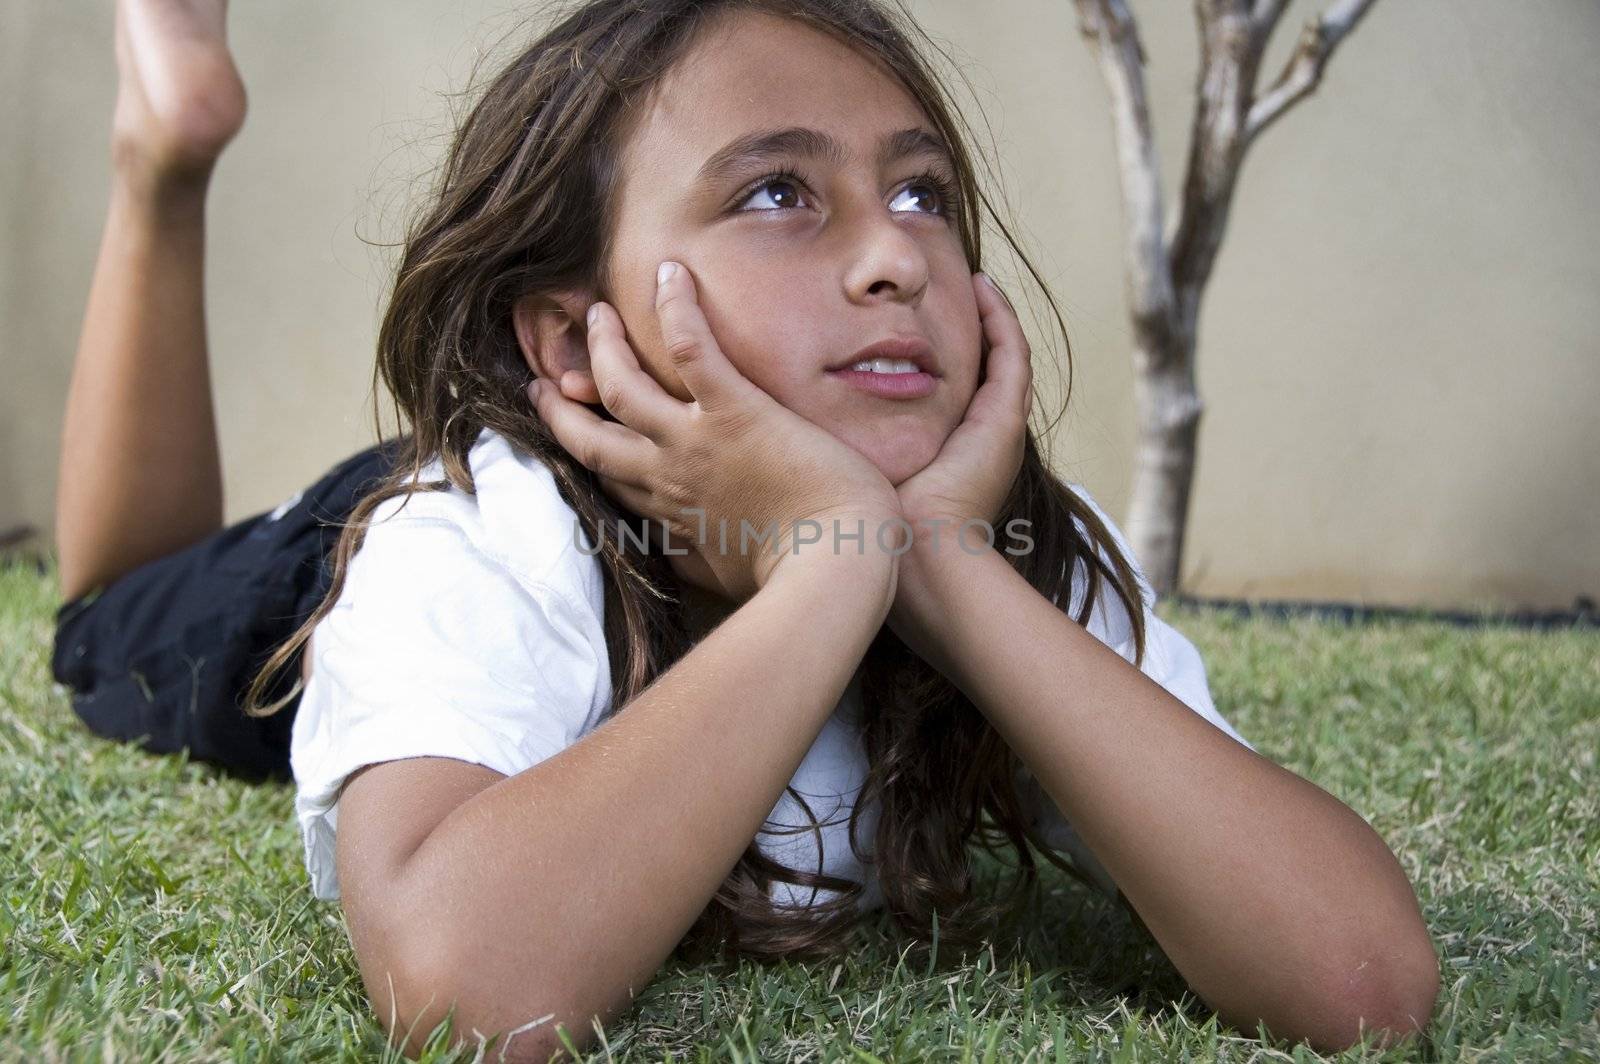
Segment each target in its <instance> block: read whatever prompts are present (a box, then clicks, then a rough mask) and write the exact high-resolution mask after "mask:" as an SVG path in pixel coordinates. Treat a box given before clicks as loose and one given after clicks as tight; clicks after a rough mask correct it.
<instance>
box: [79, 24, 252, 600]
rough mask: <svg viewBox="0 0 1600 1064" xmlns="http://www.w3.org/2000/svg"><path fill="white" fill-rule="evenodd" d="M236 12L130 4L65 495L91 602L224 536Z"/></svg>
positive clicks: (237, 115)
mask: <svg viewBox="0 0 1600 1064" xmlns="http://www.w3.org/2000/svg"><path fill="white" fill-rule="evenodd" d="M226 13H227V0H118V2H117V9H116V19H117V34H116V39H117V68H118V72H119V81H118V90H117V106H116V113H115V118H114V121H113V132H112V143H111V154H112V161H113V167H112V174H113V176H112V185H111V202H110V208H109V211H108V213H107V216H106V226H105V232H104V235H103V236H102V239H101V245H100V255H99V259H98V261H97V262H96V265H95V273H94V280H93V282H92V284H91V287H90V291H89V301H88V307H87V310H86V311H85V314H84V321H83V331H82V334H81V336H80V338H79V342H78V353H77V360H76V363H75V364H74V366H73V372H72V383H71V385H70V388H69V391H68V395H67V408H66V419H65V424H64V427H63V431H62V441H61V468H60V474H59V481H58V485H57V493H56V551H57V556H58V560H59V566H60V577H61V592H62V595H63V597H64V598H68V599H70V598H75V597H77V596H78V595H81V594H84V593H86V592H88V591H90V590H92V589H93V588H94V587H96V586H99V585H101V584H105V583H109V582H110V581H112V580H114V579H116V578H117V577H118V576H120V575H122V574H123V573H125V572H127V571H128V570H130V569H132V568H134V567H136V566H138V565H140V564H143V563H144V562H147V561H151V560H153V559H155V558H159V557H161V556H162V555H165V554H169V553H171V552H173V551H176V550H179V549H181V548H183V547H186V546H188V545H189V544H191V543H194V542H196V541H197V540H200V539H202V538H204V537H205V536H206V535H209V534H210V533H212V532H214V531H216V530H217V529H218V528H220V527H221V525H222V513H223V511H222V473H221V463H220V460H219V458H218V453H217V433H216V422H215V416H214V414H213V412H212V400H211V380H210V371H209V367H208V365H207V361H208V360H207V355H206V334H205V313H204V288H203V281H204V269H203V267H204V236H205V230H204V221H205V195H206V188H207V186H208V184H209V182H210V177H211V172H212V168H213V166H214V165H215V163H216V160H217V156H218V155H219V154H220V153H221V151H222V149H223V147H224V146H225V145H226V144H227V143H228V141H229V140H230V139H232V137H233V135H234V134H235V133H236V132H237V131H238V129H239V126H240V125H241V123H242V122H243V121H244V113H245V93H244V85H243V83H242V82H241V81H240V79H239V75H238V72H237V70H236V69H235V68H234V65H233V61H232V58H231V57H230V56H229V53H228V49H227V44H226V40H225V36H224V25H225V18H226Z"/></svg>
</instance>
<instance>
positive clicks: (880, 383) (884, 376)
mask: <svg viewBox="0 0 1600 1064" xmlns="http://www.w3.org/2000/svg"><path fill="white" fill-rule="evenodd" d="M828 376H830V377H838V378H839V379H840V380H842V381H845V382H846V383H849V384H852V385H854V386H855V387H857V388H860V389H861V390H862V391H864V392H867V393H869V394H871V395H876V396H877V397H878V398H880V399H921V398H922V397H923V396H925V395H930V394H932V392H933V388H934V385H935V384H937V383H938V381H939V378H937V377H935V376H934V375H933V374H931V373H923V372H921V371H918V372H916V373H868V372H867V371H866V370H860V369H830V370H829V371H828Z"/></svg>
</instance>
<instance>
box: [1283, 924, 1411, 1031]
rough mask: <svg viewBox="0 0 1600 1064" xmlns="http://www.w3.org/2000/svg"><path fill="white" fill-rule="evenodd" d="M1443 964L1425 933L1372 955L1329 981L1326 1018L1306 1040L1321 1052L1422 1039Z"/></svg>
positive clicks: (1325, 1000)
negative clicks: (1391, 948)
mask: <svg viewBox="0 0 1600 1064" xmlns="http://www.w3.org/2000/svg"><path fill="white" fill-rule="evenodd" d="M1439 986H1440V981H1439V960H1438V957H1437V956H1436V955H1435V954H1434V952H1433V945H1432V943H1431V942H1430V941H1429V940H1428V937H1427V935H1426V934H1425V933H1424V934H1423V935H1421V936H1420V942H1417V941H1413V942H1412V944H1410V945H1408V946H1406V947H1405V948H1397V949H1394V950H1392V951H1391V952H1388V953H1387V954H1379V953H1374V954H1371V955H1369V956H1367V957H1365V958H1363V959H1362V960H1360V961H1357V962H1354V963H1352V964H1350V965H1348V966H1346V967H1345V968H1344V970H1343V971H1342V972H1341V973H1339V975H1338V976H1337V977H1336V978H1334V979H1332V980H1330V981H1329V985H1328V986H1327V988H1326V993H1325V994H1324V995H1323V1013H1324V1014H1323V1015H1322V1016H1320V1017H1319V1018H1318V1022H1317V1023H1316V1024H1315V1028H1316V1034H1315V1036H1313V1037H1311V1038H1309V1039H1308V1041H1311V1042H1312V1044H1313V1046H1314V1048H1316V1049H1318V1050H1319V1051H1321V1052H1339V1051H1342V1050H1345V1049H1349V1048H1351V1047H1352V1046H1355V1045H1357V1044H1359V1043H1360V1042H1361V1041H1362V1040H1363V1039H1370V1040H1371V1043H1372V1045H1373V1046H1374V1047H1377V1048H1383V1047H1391V1046H1395V1045H1399V1044H1401V1043H1405V1042H1408V1041H1410V1040H1412V1039H1415V1038H1418V1037H1419V1036H1421V1035H1422V1034H1423V1033H1424V1032H1425V1031H1426V1030H1427V1028H1428V1023H1429V1021H1430V1020H1431V1019H1432V1017H1433V1010H1434V1006H1435V1004H1436V1003H1437V1001H1438V998H1439Z"/></svg>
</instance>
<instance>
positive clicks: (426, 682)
mask: <svg viewBox="0 0 1600 1064" xmlns="http://www.w3.org/2000/svg"><path fill="white" fill-rule="evenodd" d="M469 464H470V466H471V469H472V473H473V477H474V481H475V485H476V489H477V491H476V494H475V495H468V494H466V493H465V492H462V491H459V490H458V489H455V488H451V489H450V490H448V491H442V492H422V493H418V494H416V495H413V496H410V497H402V498H396V499H391V500H387V501H386V502H384V503H383V504H381V505H380V506H379V507H378V508H377V510H376V511H375V513H374V520H373V523H372V526H371V527H370V528H369V530H368V531H367V534H366V538H365V540H364V541H363V543H362V545H361V548H360V549H359V550H358V551H357V552H356V553H355V554H354V555H353V556H352V558H351V562H350V565H349V569H348V571H347V574H346V580H345V584H344V587H343V589H342V591H341V593H340V596H339V599H338V602H337V603H336V604H335V605H334V607H333V608H332V609H331V610H330V611H329V612H328V613H327V614H326V615H325V616H324V618H323V619H322V621H321V622H320V623H319V624H318V625H317V628H316V632H315V640H314V643H313V645H312V673H311V678H310V680H309V682H308V684H307V686H306V689H305V692H304V694H303V695H302V697H301V700H300V704H299V707H298V709H297V711H296V715H295V720H294V729H293V739H292V743H291V750H290V761H291V764H292V767H293V771H294V778H295V784H296V797H295V811H296V816H297V818H298V820H299V822H300V830H301V833H302V836H303V840H304V843H305V858H306V869H307V871H308V872H309V873H310V876H311V887H312V892H313V893H314V894H315V896H316V897H318V898H324V899H334V898H337V897H338V896H339V882H338V877H337V874H336V872H335V868H334V833H335V831H336V830H337V828H338V815H339V805H338V798H339V791H340V788H341V787H342V786H343V784H344V782H345V780H346V779H347V778H348V777H349V776H350V775H351V774H352V773H354V772H355V771H356V770H357V769H359V768H361V767H362V766H364V765H369V764H373V763H376V762H382V761H390V760H394V759H397V758H406V757H422V756H435V757H453V758H458V759H460V760H463V761H469V762H473V763H475V764H479V765H485V766H487V767H489V768H491V769H494V770H495V771H497V772H500V773H503V774H504V775H507V776H511V775H515V774H516V773H518V772H521V771H523V770H524V769H527V768H529V767H531V766H533V765H535V764H538V763H539V762H540V761H542V760H544V759H545V758H547V757H550V756H551V755H553V754H555V753H558V752H559V751H561V750H563V749H565V748H566V747H567V746H569V745H571V744H573V743H575V742H577V741H578V740H579V739H581V738H582V737H583V736H584V735H586V734H588V733H589V732H590V731H592V730H593V729H594V728H596V727H597V726H599V725H600V723H601V722H602V719H603V718H604V717H605V714H606V711H607V709H608V708H609V707H610V705H611V698H612V689H611V677H610V667H609V663H608V658H607V654H606V644H605V631H604V627H603V623H602V618H603V616H604V601H605V600H604V594H603V590H602V587H603V584H602V576H601V567H600V562H599V559H598V558H595V557H592V556H590V555H588V554H585V553H584V552H583V551H582V550H581V549H580V547H581V546H582V545H583V544H584V543H585V542H586V540H585V539H584V538H582V537H581V535H579V536H575V533H574V529H575V527H576V519H577V515H576V513H575V512H574V511H573V510H572V508H571V507H570V506H569V505H568V504H567V502H566V500H564V499H563V498H562V497H561V495H560V493H559V492H558V490H557V488H556V483H555V479H554V477H553V476H552V475H551V474H550V471H549V469H548V468H547V467H546V466H545V465H544V464H543V463H542V462H540V461H538V460H537V459H536V458H533V457H531V456H528V455H525V454H522V453H520V452H518V451H517V450H516V449H515V448H513V447H512V446H511V444H510V443H509V442H508V441H507V440H506V439H505V438H504V437H502V436H500V435H499V434H497V433H494V432H491V431H490V430H487V429H485V430H484V431H483V433H482V434H480V436H479V438H478V440H477V441H476V443H475V444H474V446H473V448H472V451H471V453H470V455H469ZM440 477H442V473H441V472H440V469H439V466H438V465H437V463H435V465H434V467H433V468H432V469H431V470H425V471H424V479H437V478H440ZM1069 486H1070V487H1072V489H1073V490H1074V491H1076V492H1077V493H1078V494H1079V496H1080V497H1081V498H1083V499H1085V500H1086V501H1087V502H1089V503H1090V505H1092V506H1095V504H1094V502H1093V500H1092V499H1090V498H1089V495H1088V493H1087V492H1086V491H1085V490H1084V489H1083V488H1082V487H1081V486H1079V485H1077V484H1071V485H1069ZM1095 510H1096V512H1097V513H1099V514H1100V517H1101V519H1102V520H1104V521H1105V522H1106V524H1107V526H1108V528H1110V529H1111V531H1112V535H1113V537H1115V538H1116V540H1117V543H1118V546H1119V547H1121V548H1122V549H1123V550H1124V551H1125V552H1126V551H1127V544H1126V542H1125V541H1124V540H1123V539H1122V537H1121V533H1120V531H1119V530H1117V529H1116V526H1115V525H1113V524H1112V522H1111V520H1110V518H1108V517H1106V515H1105V514H1104V512H1103V511H1100V509H1099V507H1098V506H1095ZM1127 556H1128V557H1129V559H1130V561H1131V560H1132V555H1131V552H1129V553H1128V554H1127ZM1077 564H1078V567H1079V572H1078V573H1077V574H1075V577H1074V580H1073V595H1074V598H1073V602H1072V604H1071V611H1072V613H1073V614H1074V615H1076V612H1077V610H1078V609H1079V608H1080V606H1081V604H1082V593H1083V580H1084V578H1085V577H1084V563H1083V562H1082V561H1081V560H1080V561H1079V562H1078V563H1077ZM1140 588H1141V591H1142V592H1143V595H1144V601H1145V609H1146V616H1145V631H1146V649H1145V658H1144V662H1143V666H1142V667H1143V671H1144V672H1145V673H1146V674H1147V675H1149V676H1150V677H1151V678H1152V679H1154V680H1155V681H1156V682H1158V683H1160V684H1161V685H1162V686H1163V687H1165V688H1166V689H1167V690H1168V691H1170V692H1171V693H1172V694H1173V695H1174V696H1175V697H1177V698H1178V699H1179V700H1180V701H1182V702H1183V703H1184V704H1186V705H1187V706H1189V708H1191V709H1193V710H1194V711H1195V712H1196V713H1199V714H1200V715H1201V716H1203V717H1205V718H1206V719H1207V720H1208V721H1210V722H1211V723H1212V724H1214V725H1215V726H1216V727H1218V728H1220V729H1222V730H1223V731H1224V732H1226V733H1227V734H1228V735H1230V736H1232V737H1233V738H1234V739H1237V740H1238V741H1239V742H1241V743H1244V744H1245V745H1246V746H1249V745H1250V744H1249V743H1248V742H1246V740H1244V739H1243V738H1242V737H1241V736H1240V735H1239V734H1238V733H1237V732H1236V731H1234V729H1233V728H1232V727H1231V726H1230V725H1229V724H1228V723H1227V721H1225V720H1224V719H1223V718H1222V717H1221V715H1220V714H1218V713H1217V710H1216V707H1215V706H1214V705H1213V704H1212V701H1211V693H1210V690H1209V689H1208V687H1207V683H1206V672H1205V666H1204V665H1203V664H1202V662H1201V659H1200V655H1199V653H1198V652H1197V651H1196V650H1195V648H1194V645H1193V644H1192V643H1190V642H1189V640H1188V639H1186V638H1185V637H1184V636H1183V635H1182V634H1180V633H1179V632H1178V631H1177V630H1176V629H1174V628H1173V627H1171V626H1170V625H1168V624H1167V623H1166V622H1164V621H1162V620H1161V619H1160V618H1159V617H1157V616H1156V615H1155V614H1154V613H1153V612H1150V607H1151V606H1153V605H1154V604H1155V596H1154V593H1153V592H1152V591H1151V590H1150V587H1149V584H1148V582H1146V581H1144V579H1143V576H1142V574H1141V576H1140ZM1108 603H1115V604H1116V605H1115V606H1114V608H1112V609H1111V610H1110V611H1109V615H1110V620H1109V623H1108V620H1107V616H1108V611H1107V609H1106V605H1107V604H1108ZM1087 627H1088V631H1089V632H1091V633H1092V634H1093V635H1095V636H1096V637H1097V638H1099V639H1100V640H1101V641H1102V642H1105V643H1106V644H1107V645H1109V646H1111V647H1113V648H1114V649H1116V650H1117V651H1118V652H1119V653H1121V654H1122V656H1123V657H1124V658H1126V659H1127V660H1128V661H1130V662H1131V661H1132V660H1133V656H1134V648H1133V634H1132V628H1131V625H1130V624H1129V618H1128V616H1127V613H1126V611H1125V610H1123V609H1122V607H1121V600H1120V599H1118V598H1117V597H1116V596H1115V594H1114V593H1112V592H1111V591H1110V590H1109V589H1105V590H1102V592H1101V595H1100V597H1099V600H1098V601H1097V603H1096V606H1095V611H1094V613H1093V615H1092V616H1091V620H1090V624H1089V625H1088V626H1087ZM859 681H860V674H859V673H858V674H857V676H856V677H855V679H853V680H852V681H851V683H850V686H849V688H848V689H847V690H846V692H845V694H844V697H843V698H842V699H841V700H840V703H839V705H838V707H837V708H836V709H835V711H834V713H833V715H832V716H831V717H830V718H829V719H828V721H827V722H826V723H825V724H824V725H823V727H822V730H821V732H820V733H819V734H818V735H817V738H816V740H815V741H814V742H813V744H812V746H811V748H810V749H809V750H808V751H807V752H806V755H805V758H804V759H803V760H802V761H801V763H800V767H799V768H798V770H797V771H796V772H795V775H794V777H793V779H792V781H791V786H793V787H794V788H795V790H797V791H799V792H800V793H801V794H803V795H804V796H805V798H806V801H807V802H808V804H810V806H811V809H812V812H813V813H814V814H815V815H816V817H817V819H818V821H819V822H820V823H821V824H822V836H823V840H824V843H823V856H824V858H825V861H826V863H825V865H824V867H823V869H822V870H823V871H826V872H828V873H831V874H834V875H840V876H845V877H848V878H850V879H853V880H855V881H858V882H864V883H866V887H867V889H866V892H865V894H864V896H863V897H862V898H861V901H860V906H861V908H863V909H867V908H873V907H876V906H879V905H881V904H882V903H883V895H882V891H881V890H880V889H879V886H878V883H877V880H876V876H875V875H874V874H873V870H872V869H871V867H870V866H867V865H864V864H863V863H862V862H861V861H860V860H859V859H858V858H857V856H856V854H855V853H854V852H853V851H852V850H851V848H850V845H849V838H848V835H849V830H848V827H849V818H850V813H851V809H852V807H853V802H854V798H855V796H856V795H857V794H858V793H859V791H860V789H861V786H862V783H863V782H864V780H865V779H866V772H867V762H866V754H865V750H864V748H863V745H862V742H861V737H860V734H859V730H858V724H859V720H860V709H861V705H860V684H859ZM1252 749H1253V747H1252ZM1019 782H1020V783H1021V784H1022V788H1021V791H1022V794H1023V797H1024V799H1025V800H1026V801H1028V802H1029V804H1030V808H1031V809H1033V811H1034V813H1035V824H1036V825H1037V826H1038V827H1039V829H1040V830H1041V832H1042V833H1043V835H1044V837H1045V839H1046V840H1047V841H1048V842H1049V844H1050V846H1051V848H1052V849H1054V850H1057V851H1060V852H1063V853H1065V854H1068V855H1070V856H1071V857H1072V858H1074V859H1075V861H1076V862H1077V864H1078V865H1079V867H1081V868H1083V869H1084V870H1085V871H1087V872H1088V873H1089V874H1090V875H1091V876H1092V877H1093V878H1094V879H1095V880H1096V881H1097V882H1099V883H1100V885H1101V886H1102V887H1103V888H1104V889H1105V890H1106V891H1107V893H1113V892H1114V891H1115V889H1116V888H1115V885H1114V884H1113V882H1112V880H1111V878H1110V876H1109V875H1108V874H1106V871H1105V869H1104V867H1102V866H1101V865H1100V864H1099V862H1097V861H1096V860H1095V859H1094V857H1093V855H1092V854H1090V853H1089V851H1088V850H1087V848H1085V847H1084V846H1083V844H1082V842H1081V841H1080V840H1079V839H1078V837H1077V835H1076V833H1075V832H1074V831H1073V829H1072V827H1071V826H1070V825H1069V824H1068V823H1067V822H1066V821H1065V819H1064V818H1063V817H1062V814H1061V813H1060V811H1059V810H1058V809H1057V808H1056V806H1055V803H1054V802H1053V801H1052V800H1051V799H1050V798H1049V796H1048V795H1046V794H1045V793H1044V791H1043V789H1042V788H1041V787H1040V786H1039V785H1038V783H1037V781H1035V780H1034V779H1033V778H1032V777H1031V775H1029V774H1028V773H1027V772H1026V771H1023V772H1021V773H1020V774H1019ZM875 813H876V810H875V809H868V810H865V811H863V814H862V820H863V823H862V831H861V833H860V835H859V837H860V839H861V842H862V845H863V846H864V847H867V848H868V852H869V853H870V847H871V845H872V840H873V837H874V834H873V832H874V826H875V823H876V816H875ZM808 823H809V820H808V818H807V817H806V815H805V812H804V810H803V809H802V808H801V807H800V806H799V804H798V803H796V802H795V801H794V799H793V797H792V796H791V795H790V794H789V793H788V792H787V791H786V792H785V793H784V794H783V796H782V797H781V798H780V799H779V801H778V803H777V805H776V806H775V807H774V808H773V811H772V814H771V816H770V818H769V821H768V823H767V824H766V825H764V826H763V832H762V834H760V835H758V836H757V843H758V845H759V846H760V847H761V849H762V852H763V853H765V854H767V855H768V856H769V857H772V858H773V859H774V860H778V861H781V862H783V863H784V864H785V865H787V866H788V867H791V868H802V869H807V870H810V871H817V870H818V868H817V846H816V839H815V835H814V833H812V832H811V831H809V830H808V831H803V832H796V833H791V834H782V833H779V829H780V828H782V827H785V826H793V827H798V826H804V825H807V824H808ZM767 828H771V829H773V830H772V831H771V832H768V831H767V830H766V829H767ZM810 896H811V892H810V890H808V889H803V888H800V887H797V886H795V885H793V884H775V885H774V894H773V899H774V901H775V902H776V903H777V904H780V905H806V904H809V903H810ZM817 896H818V899H819V900H826V899H830V898H832V897H835V896H836V895H835V894H834V893H833V892H831V891H819V892H818V895H817Z"/></svg>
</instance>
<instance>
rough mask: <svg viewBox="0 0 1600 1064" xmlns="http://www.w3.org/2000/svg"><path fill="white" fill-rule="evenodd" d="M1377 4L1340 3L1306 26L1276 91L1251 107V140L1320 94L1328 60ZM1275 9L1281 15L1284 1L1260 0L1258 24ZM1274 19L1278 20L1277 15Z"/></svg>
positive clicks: (1274, 86)
mask: <svg viewBox="0 0 1600 1064" xmlns="http://www.w3.org/2000/svg"><path fill="white" fill-rule="evenodd" d="M1376 2H1377V0H1336V2H1335V3H1334V4H1333V5H1332V6H1331V7H1329V8H1328V10H1326V11H1324V12H1323V13H1322V15H1321V17H1320V18H1317V19H1315V20H1314V21H1312V22H1308V23H1306V28H1305V30H1304V31H1303V32H1302V33H1301V34H1300V43H1299V44H1298V45H1297V46H1296V47H1295V50H1294V54H1293V55H1292V56H1290V57H1289V61H1288V62H1287V63H1285V64H1284V67H1283V73H1281V74H1279V75H1278V80H1277V81H1275V82H1273V84H1272V88H1270V89H1268V90H1267V92H1266V93H1265V94H1264V95H1262V96H1260V97H1259V98H1258V99H1257V100H1256V102H1255V104H1254V105H1253V106H1252V107H1251V108H1250V119H1249V123H1248V126H1247V132H1246V137H1247V139H1249V140H1254V139H1255V138H1256V137H1257V136H1258V135H1259V134H1260V133H1261V131H1262V130H1264V129H1266V128H1267V127H1268V126H1269V125H1271V124H1272V123H1273V122H1274V121H1276V120H1277V119H1278V118H1279V117H1280V116H1281V115H1282V114H1283V113H1284V112H1285V111H1287V110H1288V109H1289V108H1290V107H1292V106H1294V105H1295V104H1296V103H1298V102H1300V101H1301V100H1303V99H1305V98H1306V97H1307V96H1309V95H1311V93H1313V92H1315V91H1316V88H1317V85H1318V83H1320V82H1321V81H1322V71H1323V68H1324V67H1326V66H1327V63H1328V57H1329V56H1331V55H1332V54H1333V50H1334V49H1335V48H1337V47H1338V46H1339V42H1340V41H1342V40H1344V38H1345V37H1346V36H1348V35H1349V33H1350V31H1351V30H1353V29H1355V28H1356V23H1358V22H1360V21H1361V19H1362V16H1364V15H1365V14H1366V13H1367V11H1368V10H1369V9H1370V8H1371V7H1372V5H1373V4H1374V3H1376ZM1274 7H1276V8H1278V9H1279V10H1278V11H1277V14H1282V7H1283V4H1282V3H1281V2H1280V0H1259V2H1258V3H1257V5H1256V17H1257V21H1258V23H1259V22H1260V20H1261V16H1262V15H1263V13H1264V12H1265V13H1268V14H1270V13H1271V9H1272V8H1274ZM1273 18H1276V14H1274V15H1273ZM1267 30H1268V31H1269V32H1270V30H1271V27H1270V26H1268V27H1267Z"/></svg>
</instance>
